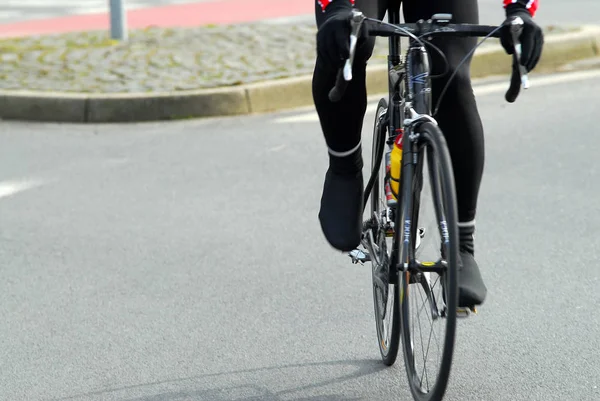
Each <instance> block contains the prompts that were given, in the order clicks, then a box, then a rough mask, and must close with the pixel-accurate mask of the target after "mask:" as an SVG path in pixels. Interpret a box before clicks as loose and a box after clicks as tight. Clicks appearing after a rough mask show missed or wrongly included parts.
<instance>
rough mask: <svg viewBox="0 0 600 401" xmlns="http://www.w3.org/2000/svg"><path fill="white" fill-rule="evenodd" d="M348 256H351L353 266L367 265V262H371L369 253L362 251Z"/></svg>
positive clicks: (356, 251)
mask: <svg viewBox="0 0 600 401" xmlns="http://www.w3.org/2000/svg"><path fill="white" fill-rule="evenodd" d="M348 256H350V258H351V259H352V263H353V264H357V263H361V264H365V262H370V261H371V256H370V255H369V254H368V253H367V252H365V251H361V250H360V249H355V250H353V251H352V252H350V253H349V254H348Z"/></svg>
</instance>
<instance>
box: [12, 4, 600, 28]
mask: <svg viewBox="0 0 600 401" xmlns="http://www.w3.org/2000/svg"><path fill="white" fill-rule="evenodd" d="M122 1H123V2H124V4H125V5H126V6H127V7H128V8H129V9H133V8H139V7H152V6H159V5H165V4H176V3H193V2H203V1H209V0H122ZM287 1H289V0H287ZM501 3H502V1H501V0H479V8H480V15H481V22H482V23H485V24H488V23H489V24H498V23H500V22H501V21H502V18H503V17H504V12H503V11H502V7H501ZM540 3H541V4H540V9H539V12H538V14H537V20H538V21H539V23H540V24H543V25H549V24H558V25H574V26H577V25H581V24H600V2H598V1H595V0H569V1H564V0H542V1H541V2H540ZM107 4H108V3H107V0H85V2H82V1H81V0H52V1H51V2H48V1H47V0H3V1H2V5H0V23H9V22H16V21H23V20H28V19H37V18H51V17H59V16H63V15H72V14H85V13H96V12H106V10H107V9H108V5H107Z"/></svg>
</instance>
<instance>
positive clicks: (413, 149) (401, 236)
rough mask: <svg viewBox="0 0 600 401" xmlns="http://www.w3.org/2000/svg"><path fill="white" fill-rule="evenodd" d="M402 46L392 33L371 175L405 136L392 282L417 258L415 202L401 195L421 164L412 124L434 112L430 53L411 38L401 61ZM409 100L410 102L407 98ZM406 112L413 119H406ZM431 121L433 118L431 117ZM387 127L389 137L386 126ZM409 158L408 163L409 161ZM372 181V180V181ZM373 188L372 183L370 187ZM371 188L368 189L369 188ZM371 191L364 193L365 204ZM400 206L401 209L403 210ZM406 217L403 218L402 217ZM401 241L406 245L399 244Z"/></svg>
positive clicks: (395, 20) (394, 17)
mask: <svg viewBox="0 0 600 401" xmlns="http://www.w3.org/2000/svg"><path fill="white" fill-rule="evenodd" d="M388 15H389V18H388V20H389V22H390V23H391V24H399V23H400V12H399V9H398V10H390V9H389V10H388ZM401 52H402V48H401V45H400V37H398V36H395V35H392V36H390V37H389V54H388V60H387V61H388V77H389V79H388V82H389V90H388V93H389V99H388V110H387V113H386V118H385V120H384V121H381V122H380V132H379V139H380V140H379V142H378V143H379V144H380V146H379V148H378V149H377V153H376V155H377V161H376V162H375V166H376V167H375V169H374V170H373V171H372V173H371V174H372V175H371V177H372V178H373V177H376V176H377V175H378V174H379V166H380V165H381V159H382V157H383V154H384V151H385V145H384V144H385V143H388V144H390V143H393V141H394V140H395V138H396V136H397V135H398V134H402V135H404V138H403V141H404V145H405V146H403V156H402V157H403V160H404V162H403V167H402V174H401V175H402V177H401V183H400V190H399V192H398V201H399V203H398V206H397V208H396V210H394V220H395V221H394V226H395V227H396V230H395V234H394V241H393V245H392V253H391V255H392V260H391V266H397V268H396V269H390V272H389V274H390V277H389V280H390V282H391V283H396V282H397V273H398V272H399V271H400V270H406V269H407V268H408V264H409V261H410V259H411V257H414V255H413V254H412V252H411V250H412V249H413V245H414V244H413V243H412V242H413V240H414V236H412V235H411V230H413V227H412V221H411V216H412V211H413V204H412V202H405V203H404V204H402V203H401V202H400V200H402V196H401V194H403V193H404V191H405V190H406V189H410V188H412V186H413V179H414V173H415V168H416V167H417V163H418V142H417V139H418V137H417V136H414V134H413V132H412V129H413V125H414V124H415V122H416V121H417V120H419V119H420V118H421V116H430V115H431V102H432V98H431V86H430V73H431V71H430V65H429V58H428V53H427V50H426V49H425V47H424V46H423V45H422V44H419V43H418V42H416V41H414V40H412V39H410V40H409V46H408V50H407V52H406V61H405V63H404V64H402V59H401V55H402V53H401ZM407 100H408V101H407ZM407 114H408V115H409V116H410V117H411V119H406V116H407ZM430 119H431V120H433V118H431V117H430ZM386 127H387V132H388V135H387V138H386V136H385V132H386V130H385V128H386ZM407 161H408V162H407ZM369 181H370V182H371V181H373V180H372V179H370V180H369ZM371 187H372V186H371ZM367 189H369V188H367ZM370 193H371V191H370V190H368V191H367V192H365V205H366V204H367V200H368V197H369V196H370ZM398 207H400V208H402V209H401V210H400V209H398ZM403 216H404V217H403ZM400 244H402V245H403V246H402V247H400Z"/></svg>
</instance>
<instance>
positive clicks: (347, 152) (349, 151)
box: [327, 140, 362, 157]
mask: <svg viewBox="0 0 600 401" xmlns="http://www.w3.org/2000/svg"><path fill="white" fill-rule="evenodd" d="M361 143H362V140H361V141H359V142H358V145H356V146H355V147H353V148H352V149H350V150H348V151H346V152H336V151H335V150H333V149H331V148H329V147H328V148H327V150H328V151H329V154H331V155H332V156H335V157H346V156H350V155H351V154H352V153H354V152H356V151H357V150H358V148H360V145H361Z"/></svg>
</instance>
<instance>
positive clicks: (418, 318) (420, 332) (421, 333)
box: [417, 315, 429, 391]
mask: <svg viewBox="0 0 600 401" xmlns="http://www.w3.org/2000/svg"><path fill="white" fill-rule="evenodd" d="M419 316H420V315H417V320H418V321H419V337H420V338H421V352H422V353H423V372H424V373H425V382H426V383H427V391H429V378H428V377H427V369H426V366H427V362H426V361H425V349H424V348H423V343H424V341H423V332H422V331H421V318H420V317H419ZM420 386H421V387H423V374H421V382H420Z"/></svg>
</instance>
